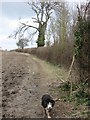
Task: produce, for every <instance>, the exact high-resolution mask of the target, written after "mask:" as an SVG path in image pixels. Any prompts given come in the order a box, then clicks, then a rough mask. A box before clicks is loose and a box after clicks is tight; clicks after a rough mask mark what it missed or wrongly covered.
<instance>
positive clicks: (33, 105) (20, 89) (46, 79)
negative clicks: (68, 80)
mask: <svg viewBox="0 0 90 120" xmlns="http://www.w3.org/2000/svg"><path fill="white" fill-rule="evenodd" d="M2 67H3V68H2V91H3V92H2V94H3V98H2V107H3V111H2V114H3V117H7V118H10V117H16V118H22V117H24V118H43V116H44V113H43V109H42V107H41V97H42V95H43V94H45V93H50V90H49V89H50V87H51V84H52V83H54V82H56V81H57V78H56V76H55V75H54V74H53V73H52V70H51V69H50V67H48V66H47V65H46V64H45V62H44V61H42V60H39V59H37V58H36V57H34V56H31V55H29V54H22V53H15V52H3V53H2ZM53 96H54V95H53ZM55 107H56V109H55V108H54V110H53V111H54V113H53V114H52V117H57V118H58V117H65V114H66V113H65V111H67V109H68V108H69V106H68V107H67V108H66V106H65V105H62V103H57V104H56V106H55ZM57 111H58V112H57ZM67 112H68V111H67Z"/></svg>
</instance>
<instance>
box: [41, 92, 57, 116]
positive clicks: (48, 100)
mask: <svg viewBox="0 0 90 120" xmlns="http://www.w3.org/2000/svg"><path fill="white" fill-rule="evenodd" d="M54 104H55V101H54V100H53V98H52V97H51V96H50V95H48V94H45V95H43V96H42V106H43V108H44V111H45V115H46V116H47V118H51V116H50V112H51V110H52V108H53V106H54Z"/></svg>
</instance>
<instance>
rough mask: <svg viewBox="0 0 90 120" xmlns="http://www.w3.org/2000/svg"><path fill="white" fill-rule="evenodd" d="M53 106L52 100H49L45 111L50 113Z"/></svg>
mask: <svg viewBox="0 0 90 120" xmlns="http://www.w3.org/2000/svg"><path fill="white" fill-rule="evenodd" d="M54 104H55V101H54V100H50V101H49V102H48V104H47V110H48V111H49V112H50V111H51V110H52V108H53V106H54Z"/></svg>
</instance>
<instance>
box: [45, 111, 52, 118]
mask: <svg viewBox="0 0 90 120" xmlns="http://www.w3.org/2000/svg"><path fill="white" fill-rule="evenodd" d="M46 115H47V117H48V118H51V116H50V112H48V110H47V109H46Z"/></svg>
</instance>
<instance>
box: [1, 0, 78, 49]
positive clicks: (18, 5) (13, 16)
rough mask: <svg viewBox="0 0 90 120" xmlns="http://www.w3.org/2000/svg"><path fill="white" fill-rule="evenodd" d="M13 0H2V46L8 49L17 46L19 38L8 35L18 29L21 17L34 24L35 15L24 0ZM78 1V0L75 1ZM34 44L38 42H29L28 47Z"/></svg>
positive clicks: (70, 0)
mask: <svg viewBox="0 0 90 120" xmlns="http://www.w3.org/2000/svg"><path fill="white" fill-rule="evenodd" d="M11 1H12V0H11ZM11 1H10V0H2V2H0V47H2V49H7V50H10V49H15V48H17V46H16V42H17V40H16V39H12V38H8V36H9V35H10V34H11V33H13V31H15V30H16V28H17V26H18V21H19V18H22V19H23V20H30V23H31V24H34V23H33V21H32V19H31V18H32V16H34V15H35V14H34V13H33V11H32V9H31V8H30V6H29V5H27V4H26V3H25V2H23V1H24V0H13V2H11ZM18 1H19V2H18ZM25 1H26V0H25ZM76 1H78V0H75V1H74V2H76ZM79 1H80V0H79ZM69 2H72V0H69ZM34 39H35V38H34ZM34 46H36V43H33V45H31V44H29V46H28V47H34Z"/></svg>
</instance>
